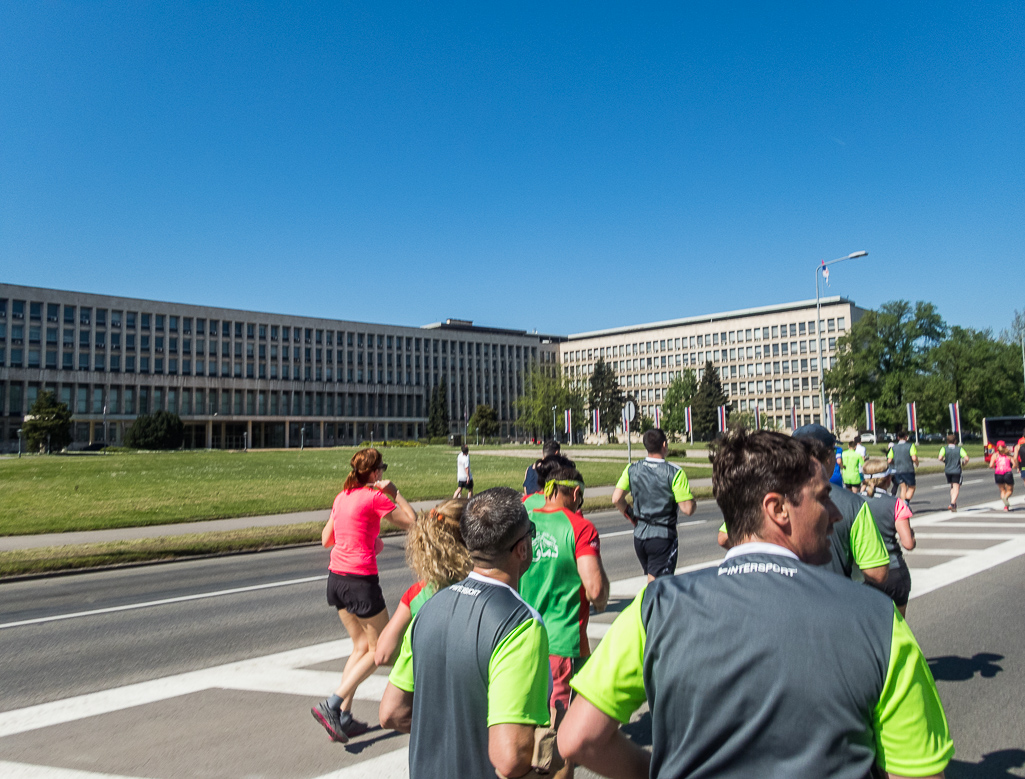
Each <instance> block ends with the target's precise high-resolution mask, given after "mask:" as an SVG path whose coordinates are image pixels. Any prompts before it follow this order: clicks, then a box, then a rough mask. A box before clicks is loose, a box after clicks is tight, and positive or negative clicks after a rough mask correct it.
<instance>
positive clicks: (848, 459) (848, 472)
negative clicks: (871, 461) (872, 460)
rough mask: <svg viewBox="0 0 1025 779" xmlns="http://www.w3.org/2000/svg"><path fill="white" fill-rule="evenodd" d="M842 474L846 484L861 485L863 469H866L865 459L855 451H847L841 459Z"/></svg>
mask: <svg viewBox="0 0 1025 779" xmlns="http://www.w3.org/2000/svg"><path fill="white" fill-rule="evenodd" d="M840 461H841V466H840V473H841V476H842V477H843V483H844V484H861V469H862V468H864V467H865V458H864V457H862V456H861V455H860V454H858V453H857V452H856V451H855V450H854V449H845V450H844V453H843V454H842V455H841V457H840Z"/></svg>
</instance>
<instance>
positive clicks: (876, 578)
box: [861, 565, 890, 587]
mask: <svg viewBox="0 0 1025 779" xmlns="http://www.w3.org/2000/svg"><path fill="white" fill-rule="evenodd" d="M861 572H862V573H863V574H864V575H865V580H866V581H867V582H869V583H870V584H874V585H875V586H876V587H881V586H882V585H884V584H886V579H887V578H888V577H889V575H890V566H889V565H880V566H879V567H877V568H865V569H863V570H862V571H861Z"/></svg>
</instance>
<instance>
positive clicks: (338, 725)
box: [310, 701, 352, 744]
mask: <svg viewBox="0 0 1025 779" xmlns="http://www.w3.org/2000/svg"><path fill="white" fill-rule="evenodd" d="M310 712H311V713H312V714H313V718H314V719H315V720H317V722H319V723H320V724H321V725H323V726H324V730H326V731H327V732H328V735H329V736H331V738H332V740H334V741H337V742H338V743H340V744H344V743H345V742H346V741H348V740H349V734H348V733H346V732H345V728H344V727H343V721H342V715H341V712H338V711H335V710H333V709H331V708H330V707H329V706H328V705H327V701H321V702H320V703H318V704H317V705H316V706H314V707H313V708H312V709H310ZM346 713H347V714H348V712H346ZM349 719H350V720H352V715H351V714H349Z"/></svg>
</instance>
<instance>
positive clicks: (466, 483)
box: [457, 479, 473, 490]
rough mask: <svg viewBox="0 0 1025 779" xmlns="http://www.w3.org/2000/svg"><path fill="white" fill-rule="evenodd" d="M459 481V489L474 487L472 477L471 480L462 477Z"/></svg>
mask: <svg viewBox="0 0 1025 779" xmlns="http://www.w3.org/2000/svg"><path fill="white" fill-rule="evenodd" d="M457 483H458V484H459V489H461V490H467V489H469V490H472V489H473V479H470V480H469V481H466V480H465V479H460V480H459V481H458V482H457Z"/></svg>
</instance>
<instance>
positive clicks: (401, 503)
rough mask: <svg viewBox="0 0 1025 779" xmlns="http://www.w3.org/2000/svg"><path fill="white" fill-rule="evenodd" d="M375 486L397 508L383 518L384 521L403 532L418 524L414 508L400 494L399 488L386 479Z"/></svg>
mask: <svg viewBox="0 0 1025 779" xmlns="http://www.w3.org/2000/svg"><path fill="white" fill-rule="evenodd" d="M374 486H375V487H376V488H377V489H379V490H381V492H383V493H385V494H386V495H388V497H389V498H391V499H392V502H393V503H394V504H395V508H393V509H392V510H391V511H389V512H388V513H387V514H385V515H384V516H383V517H381V519H382V520H387V521H388V522H391V523H392V524H393V525H397V526H398V527H400V528H402V529H403V530H404V529H406V528H408V527H409V526H410V525H412V524H413V523H414V522H416V512H415V511H414V510H413V507H412V506H410V505H409V501H408V500H406V498H405V497H404V496H403V495H402V493H400V492H399V488H398V487H396V486H395V485H394V484H392V483H391V481H389V480H388V479H385V480H383V481H379V482H377V483H376V484H375V485H374ZM393 493H394V494H393Z"/></svg>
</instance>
